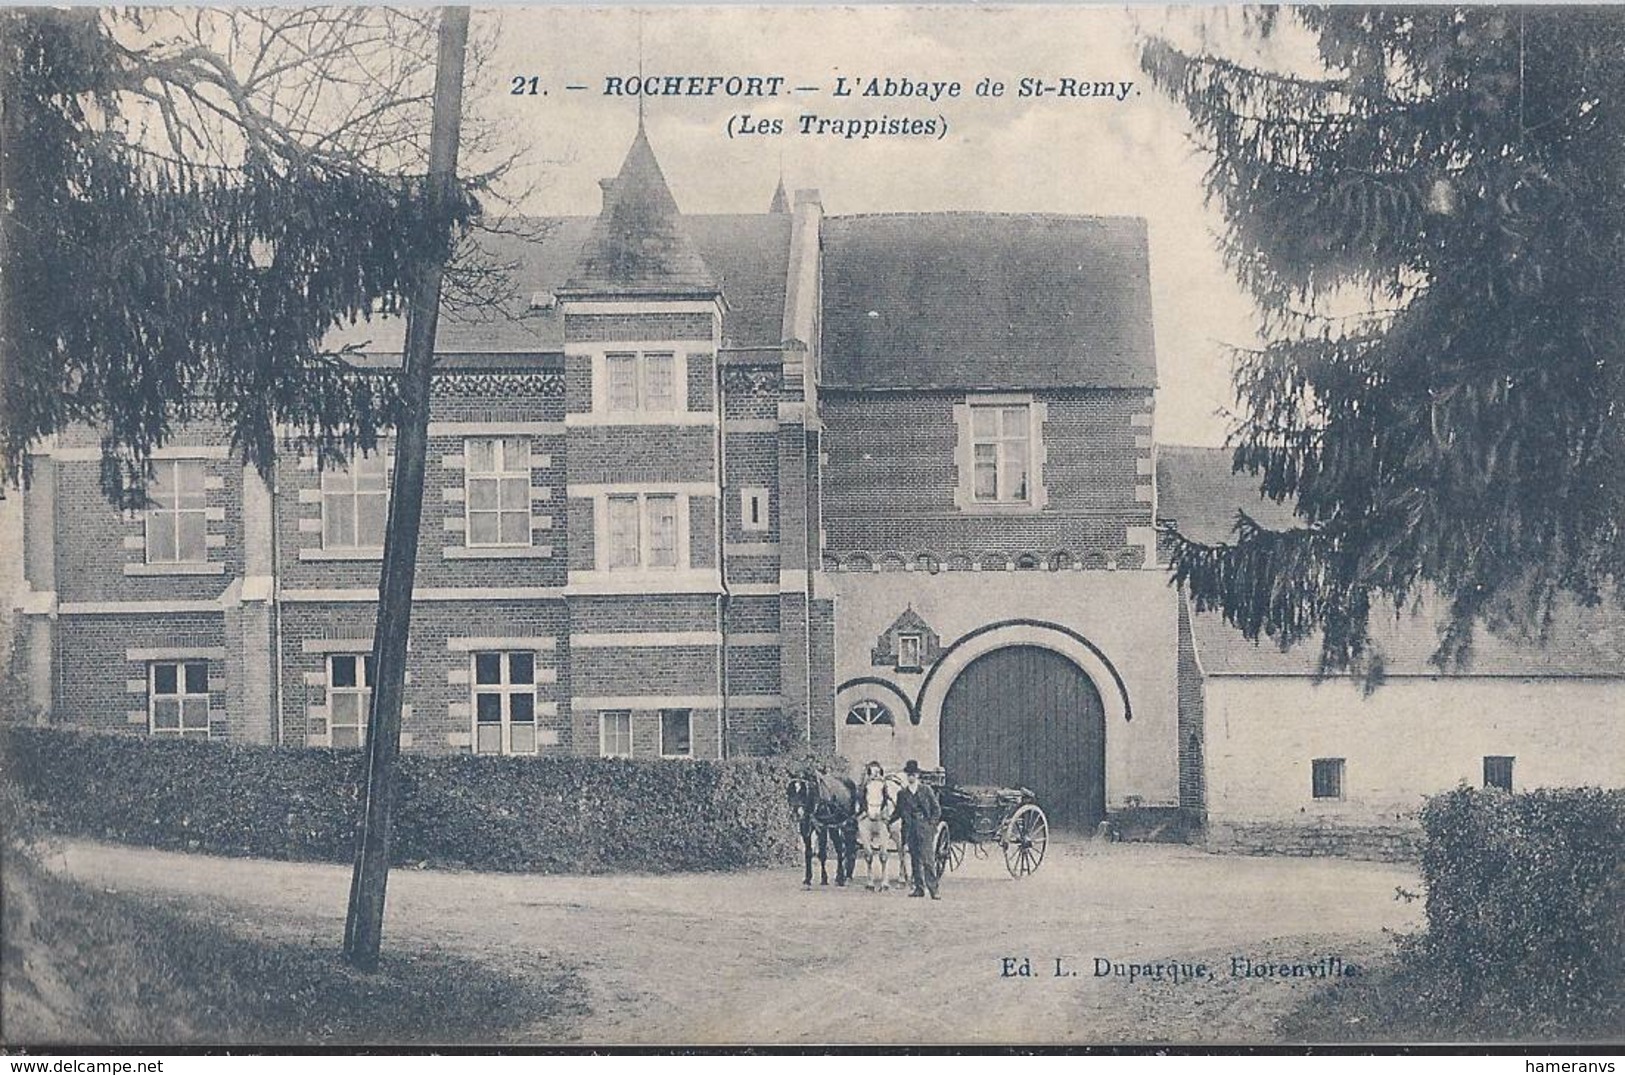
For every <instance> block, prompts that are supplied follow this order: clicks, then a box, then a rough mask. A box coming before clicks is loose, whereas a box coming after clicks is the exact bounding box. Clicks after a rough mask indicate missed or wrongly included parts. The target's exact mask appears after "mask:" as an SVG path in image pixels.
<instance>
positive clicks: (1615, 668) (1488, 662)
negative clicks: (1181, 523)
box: [1191, 603, 1625, 698]
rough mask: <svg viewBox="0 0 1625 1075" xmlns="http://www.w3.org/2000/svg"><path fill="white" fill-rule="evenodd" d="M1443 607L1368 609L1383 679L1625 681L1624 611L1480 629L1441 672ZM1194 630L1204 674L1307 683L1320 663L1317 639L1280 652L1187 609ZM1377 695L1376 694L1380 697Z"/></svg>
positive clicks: (1564, 611)
mask: <svg viewBox="0 0 1625 1075" xmlns="http://www.w3.org/2000/svg"><path fill="white" fill-rule="evenodd" d="M1443 626H1444V616H1443V613H1442V610H1441V609H1440V608H1439V607H1438V605H1437V603H1435V604H1431V605H1430V604H1424V606H1423V608H1422V609H1421V610H1419V611H1417V612H1414V613H1413V612H1404V613H1401V614H1400V615H1399V617H1398V618H1397V619H1396V618H1395V617H1394V616H1393V615H1392V614H1389V615H1383V614H1381V613H1376V612H1373V614H1372V618H1371V632H1370V637H1371V647H1372V650H1373V652H1375V653H1379V654H1381V656H1382V668H1383V674H1384V675H1386V676H1388V677H1389V678H1390V679H1392V678H1415V677H1431V676H1438V677H1441V678H1446V679H1468V678H1518V679H1524V678H1528V679H1545V678H1563V679H1568V678H1577V677H1578V678H1608V679H1625V613H1622V612H1621V611H1620V610H1618V609H1615V608H1609V607H1608V606H1606V605H1603V606H1599V607H1597V608H1580V607H1578V606H1576V605H1572V604H1571V605H1567V606H1564V607H1562V608H1560V609H1559V610H1558V612H1557V613H1556V615H1555V618H1554V622H1553V623H1552V626H1551V630H1550V632H1549V633H1548V636H1547V637H1546V638H1545V639H1544V640H1543V641H1542V640H1537V639H1529V640H1520V639H1511V638H1503V637H1501V636H1499V635H1495V634H1492V633H1491V632H1490V631H1489V630H1488V629H1486V628H1483V627H1480V628H1479V629H1478V631H1477V632H1476V634H1475V635H1474V637H1473V648H1472V652H1471V658H1470V660H1469V661H1468V662H1467V663H1466V664H1465V665H1463V666H1451V667H1448V668H1443V669H1441V668H1439V667H1438V666H1437V665H1435V664H1433V663H1432V661H1431V660H1430V658H1431V657H1432V656H1433V654H1434V652H1435V651H1436V650H1437V649H1438V648H1439V638H1440V634H1439V632H1440V630H1441V629H1442V627H1443ZM1191 633H1192V635H1193V636H1194V638H1195V641H1196V651H1197V652H1198V653H1199V654H1201V661H1202V674H1203V675H1206V676H1287V677H1296V678H1305V679H1312V678H1314V677H1315V675H1316V672H1317V671H1318V669H1319V665H1320V636H1319V635H1318V634H1317V635H1314V636H1312V637H1310V638H1306V639H1304V641H1302V642H1300V643H1298V644H1297V645H1295V646H1293V647H1291V648H1290V649H1287V650H1282V649H1281V647H1280V646H1278V645H1276V643H1275V642H1273V641H1271V640H1269V639H1264V640H1261V641H1258V642H1249V641H1247V639H1246V638H1245V637H1244V636H1243V635H1242V633H1241V632H1240V631H1238V630H1236V629H1235V628H1234V627H1231V626H1230V625H1229V624H1227V623H1225V622H1224V618H1223V616H1221V615H1220V614H1219V613H1218V612H1194V611H1193V612H1192V614H1191ZM1379 698H1380V695H1379Z"/></svg>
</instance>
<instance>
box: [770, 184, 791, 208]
mask: <svg viewBox="0 0 1625 1075" xmlns="http://www.w3.org/2000/svg"><path fill="white" fill-rule="evenodd" d="M767 211H768V212H769V213H780V214H784V215H788V214H789V212H790V198H789V196H788V195H786V194H785V193H784V176H782V175H781V176H779V185H778V187H777V188H775V189H774V191H773V201H772V202H770V203H769V204H768V207H767Z"/></svg>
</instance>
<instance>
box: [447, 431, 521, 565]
mask: <svg viewBox="0 0 1625 1075" xmlns="http://www.w3.org/2000/svg"><path fill="white" fill-rule="evenodd" d="M463 458H464V461H465V468H464V471H463V483H464V484H463V503H464V510H465V511H466V513H467V516H466V519H465V522H466V524H467V533H468V544H469V545H471V546H478V545H485V546H490V545H529V544H530V440H529V438H527V437H477V438H470V439H468V440H466V441H464V442H463Z"/></svg>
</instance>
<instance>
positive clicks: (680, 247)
mask: <svg viewBox="0 0 1625 1075" xmlns="http://www.w3.org/2000/svg"><path fill="white" fill-rule="evenodd" d="M565 286H566V287H567V288H568V289H569V290H572V291H586V292H595V293H598V292H609V293H613V294H618V295H628V294H630V295H651V294H653V295H666V294H673V293H676V294H687V293H695V292H698V293H705V294H711V293H714V292H715V291H716V290H717V283H716V280H715V278H714V277H713V276H712V275H711V271H710V269H709V268H707V266H706V264H705V259H704V258H702V257H701V256H700V253H699V251H698V250H697V249H696V248H695V246H694V243H693V242H692V240H690V238H689V236H688V232H687V229H686V228H685V227H684V226H683V218H682V214H681V213H679V212H678V211H677V202H676V200H675V199H674V198H673V197H672V196H671V188H670V187H668V186H667V185H666V176H665V174H664V173H662V172H661V170H660V162H659V161H657V160H655V154H654V148H653V147H652V146H650V145H649V136H648V134H647V133H646V132H645V131H644V129H643V123H642V121H641V120H640V121H639V122H638V133H637V135H636V136H635V137H634V138H633V139H632V147H631V148H630V149H629V150H627V153H626V160H625V161H624V162H622V164H621V171H620V174H619V175H617V176H616V177H615V178H614V179H612V180H610V181H608V182H607V183H605V185H604V208H603V212H601V213H600V214H599V215H598V219H597V221H595V222H594V224H593V228H592V231H591V233H590V234H589V235H588V236H587V241H586V242H585V243H584V244H582V247H581V252H580V253H579V254H578V255H577V257H576V261H575V265H574V266H573V267H572V268H571V270H570V278H569V280H568V281H567V282H566V285H565Z"/></svg>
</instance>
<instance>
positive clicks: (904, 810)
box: [897, 758, 942, 900]
mask: <svg viewBox="0 0 1625 1075" xmlns="http://www.w3.org/2000/svg"><path fill="white" fill-rule="evenodd" d="M903 776H904V778H905V779H906V781H907V783H906V784H905V785H904V787H903V790H902V791H900V792H898V793H897V816H898V817H900V818H902V819H903V842H904V843H905V844H906V845H908V857H909V862H910V864H911V865H912V866H913V867H914V891H912V892H910V893H909V895H910V896H924V895H925V891H926V890H927V889H928V890H930V892H931V898H932V899H934V900H940V899H941V898H942V897H941V896H939V895H938V894H937V822H938V821H940V820H942V804H941V803H939V802H937V793H936V792H934V791H932V790H931V785H929V784H924V783H921V782H920V763H919V762H917V761H915V760H914V759H912V758H910V759H909V761H908V763H907V764H906V765H904V766H903ZM922 884H923V885H924V888H923V889H922V888H921V885H922Z"/></svg>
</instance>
